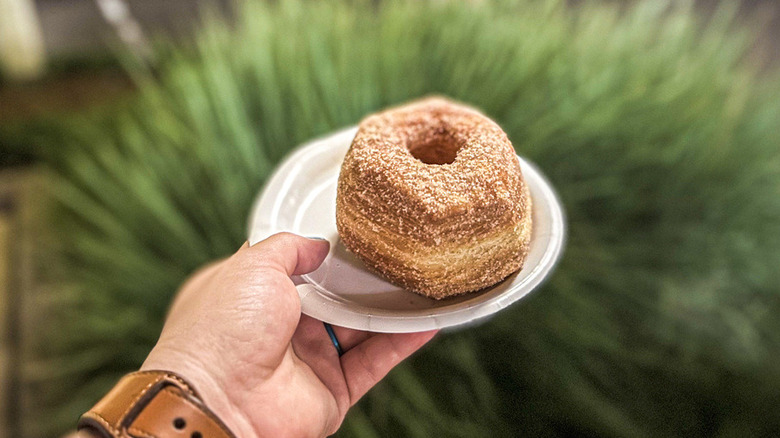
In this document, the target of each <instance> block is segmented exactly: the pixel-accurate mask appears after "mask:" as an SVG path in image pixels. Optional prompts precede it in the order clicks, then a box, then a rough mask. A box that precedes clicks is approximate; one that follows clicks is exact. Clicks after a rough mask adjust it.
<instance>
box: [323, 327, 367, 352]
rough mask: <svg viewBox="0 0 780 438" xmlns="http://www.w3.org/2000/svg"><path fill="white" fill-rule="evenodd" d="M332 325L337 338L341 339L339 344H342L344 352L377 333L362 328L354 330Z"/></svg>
mask: <svg viewBox="0 0 780 438" xmlns="http://www.w3.org/2000/svg"><path fill="white" fill-rule="evenodd" d="M331 327H333V332H334V333H335V334H336V338H337V339H338V340H339V345H341V350H342V351H344V352H347V351H349V350H351V349H353V348H355V346H356V345H358V344H360V343H361V342H363V341H365V340H366V339H368V338H370V337H371V336H372V335H375V334H376V333H371V332H364V331H362V330H352V329H348V328H345V327H340V326H337V325H332V326H331Z"/></svg>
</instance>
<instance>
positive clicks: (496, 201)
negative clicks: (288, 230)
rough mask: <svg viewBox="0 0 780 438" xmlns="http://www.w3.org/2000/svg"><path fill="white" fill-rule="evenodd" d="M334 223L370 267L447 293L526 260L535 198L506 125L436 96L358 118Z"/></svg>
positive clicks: (415, 287)
mask: <svg viewBox="0 0 780 438" xmlns="http://www.w3.org/2000/svg"><path fill="white" fill-rule="evenodd" d="M336 225H337V227H338V231H339V235H340V236H341V239H342V241H343V242H344V245H345V246H346V247H347V248H348V249H349V250H351V251H352V252H354V253H355V254H356V255H357V256H358V257H359V258H360V259H362V260H363V262H365V264H366V265H368V266H369V267H370V268H372V269H373V270H375V271H377V272H378V273H379V274H381V275H383V276H384V277H386V278H387V279H388V280H390V281H391V282H393V283H395V284H397V285H399V286H402V287H404V288H406V289H409V290H412V291H414V292H417V293H420V294H422V295H426V296H428V297H431V298H436V299H441V298H445V297H449V296H453V295H459V294H463V293H466V292H471V291H476V290H479V289H483V288H485V287H488V286H491V285H493V284H496V283H497V282H499V281H501V280H502V279H504V278H506V277H507V276H508V275H509V274H511V273H512V272H514V271H516V270H518V269H520V267H521V266H522V265H523V260H524V259H525V257H526V254H527V253H528V245H529V241H530V237H531V198H530V195H529V192H528V187H527V186H526V184H525V182H524V181H523V175H522V173H521V171H520V164H519V162H518V159H517V156H516V155H515V152H514V149H513V148H512V144H511V143H510V142H509V139H508V138H507V136H506V134H504V132H503V131H502V130H501V128H499V127H498V125H496V124H495V123H494V122H493V121H492V120H490V119H488V118H487V117H486V116H484V115H482V114H480V113H479V112H477V111H476V110H474V109H472V108H469V107H466V106H463V105H459V104H456V103H454V102H451V101H448V100H446V99H442V98H428V99H425V100H421V101H418V102H413V103H411V104H408V105H406V106H402V107H398V108H395V109H390V110H387V111H385V112H382V113H378V114H375V115H371V116H369V117H367V118H366V119H365V120H363V121H362V122H361V123H360V128H359V130H358V132H357V135H356V136H355V139H354V140H353V141H352V145H351V146H350V148H349V151H348V152H347V155H346V157H345V158H344V163H343V164H342V167H341V173H340V175H339V181H338V194H337V197H336Z"/></svg>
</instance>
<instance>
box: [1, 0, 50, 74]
mask: <svg viewBox="0 0 780 438" xmlns="http://www.w3.org/2000/svg"><path fill="white" fill-rule="evenodd" d="M44 64H45V49H44V46H43V35H42V34H41V27H40V24H39V23H38V15H37V14H36V11H35V3H34V2H33V0H0V73H1V74H3V75H4V76H7V77H9V78H11V79H19V80H24V79H33V78H36V77H38V76H40V74H41V73H43V68H44Z"/></svg>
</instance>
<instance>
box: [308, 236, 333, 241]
mask: <svg viewBox="0 0 780 438" xmlns="http://www.w3.org/2000/svg"><path fill="white" fill-rule="evenodd" d="M306 238H307V239H311V240H325V241H327V240H328V239H326V238H324V237H320V236H306Z"/></svg>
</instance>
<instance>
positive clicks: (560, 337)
mask: <svg viewBox="0 0 780 438" xmlns="http://www.w3.org/2000/svg"><path fill="white" fill-rule="evenodd" d="M566 3H567V2H565V1H562V0H561V1H556V0H541V1H531V0H526V1H516V2H510V3H492V2H413V1H401V2H381V3H375V2H349V3H337V2H303V1H297V0H289V1H281V2H272V4H267V3H260V2H256V1H247V2H242V3H240V4H239V6H238V10H237V14H236V20H235V21H234V22H232V23H230V24H227V23H226V22H225V20H222V19H220V18H218V17H214V16H210V17H207V18H205V19H204V23H203V25H202V27H201V29H200V30H199V31H198V32H197V34H196V35H195V37H194V38H193V39H192V44H191V45H185V46H184V47H181V46H174V45H169V44H164V43H161V44H159V45H158V48H157V51H156V54H157V56H156V59H157V62H156V64H155V66H154V68H152V69H145V68H142V67H140V66H138V65H133V66H131V67H130V68H129V71H130V72H131V74H132V75H133V77H134V79H135V80H136V81H137V82H138V84H139V89H140V92H139V95H138V97H137V98H136V99H135V100H133V101H132V102H131V103H129V104H126V105H122V106H119V107H117V108H115V109H111V110H108V111H102V112H101V113H91V114H85V115H79V116H75V117H72V118H69V119H68V120H67V121H66V122H63V123H62V124H61V125H59V126H56V127H52V128H51V129H48V130H46V131H45V133H44V134H43V135H42V136H41V137H40V138H39V140H40V144H42V145H43V146H44V147H43V150H44V151H45V152H44V156H45V159H46V160H47V161H48V162H49V163H50V166H51V167H52V169H53V170H54V174H55V175H56V177H55V178H56V183H55V184H54V194H55V196H56V197H57V199H58V205H59V207H58V214H57V215H56V216H55V218H54V219H53V224H52V227H53V229H54V230H55V234H56V235H57V237H58V238H59V239H58V240H59V242H60V246H61V252H60V254H59V257H58V260H60V262H59V264H58V266H59V269H58V272H60V275H61V277H60V278H61V279H62V282H61V283H60V286H59V287H57V288H54V289H52V291H51V293H50V297H49V298H50V303H51V308H52V315H53V316H52V319H51V320H50V324H48V325H47V326H46V327H42V328H41V338H42V341H41V346H40V348H39V350H40V351H39V356H40V360H39V361H38V362H36V363H35V364H34V366H31V367H30V368H29V369H27V370H26V373H27V374H26V378H27V379H29V380H30V381H32V382H33V383H34V385H35V386H36V387H37V388H39V389H40V390H39V391H35V392H34V393H33V399H32V402H31V403H32V405H33V406H34V407H36V408H40V409H45V412H46V415H38V414H36V415H34V416H30V417H29V421H28V423H26V424H25V429H26V430H27V432H28V433H30V434H31V435H35V436H41V435H53V434H54V433H58V432H61V431H63V430H66V429H67V428H70V427H72V426H73V424H74V422H75V419H76V418H77V416H78V414H80V413H81V412H82V411H84V410H85V409H86V408H88V407H89V406H90V405H91V404H92V403H93V402H94V401H95V400H96V399H97V398H98V397H99V396H100V395H101V394H102V393H103V392H104V391H106V390H107V389H108V388H109V387H110V386H111V385H112V384H113V383H114V382H115V380H116V379H118V377H119V376H120V375H122V374H123V373H125V372H127V371H129V370H132V369H134V368H135V367H137V366H138V365H139V364H140V363H141V361H142V360H143V359H144V358H145V356H146V353H147V352H148V350H149V349H150V348H151V346H152V345H153V344H154V342H155V340H156V337H157V335H158V333H159V330H160V328H161V324H162V320H163V317H164V315H165V311H166V307H167V305H168V302H169V300H170V298H171V296H172V295H173V294H174V292H175V291H176V289H177V287H178V285H179V284H180V283H181V282H182V281H183V280H184V279H185V278H186V277H187V276H188V275H189V274H190V273H191V272H193V270H195V269H196V268H197V267H198V266H200V265H202V264H204V263H206V262H208V261H209V260H212V259H215V258H218V257H222V256H225V255H228V254H230V253H231V252H232V251H234V250H236V249H237V248H238V247H239V246H240V245H241V243H242V241H244V240H245V238H246V231H247V230H246V228H247V227H246V224H247V214H248V211H249V208H250V206H251V203H252V200H253V198H254V197H255V195H256V194H257V193H258V191H259V189H260V188H261V187H262V185H263V182H264V181H265V180H266V178H267V177H268V176H269V174H270V172H272V171H273V169H274V166H275V165H276V164H277V163H278V162H279V161H280V160H281V159H282V158H283V157H284V156H285V155H286V154H287V153H288V152H289V151H290V150H291V149H292V148H294V147H295V146H296V145H298V144H300V143H301V142H303V141H305V140H308V139H311V138H313V137H316V136H319V135H323V134H326V133H328V132H331V131H333V130H336V129H339V128H342V127H345V126H348V125H352V124H355V123H357V122H358V121H359V120H360V119H361V118H362V117H363V116H365V115H366V114H369V113H371V112H374V111H376V110H379V109H382V108H384V107H387V106H389V105H393V104H397V103H401V102H404V101H407V100H409V99H413V98H417V97H420V96H425V95H428V94H433V93H436V94H442V95H446V96H450V97H451V98H454V99H457V100H461V101H463V102H466V103H469V104H471V105H474V106H477V107H479V108H481V109H482V110H483V111H484V112H485V113H486V114H487V115H488V116H490V117H492V118H493V119H495V120H496V121H497V122H498V123H499V124H500V125H501V126H502V127H503V128H504V130H505V131H506V132H507V134H508V135H509V138H510V139H511V140H512V142H513V144H514V145H515V147H516V149H517V151H518V153H519V154H521V155H523V156H525V157H527V158H529V159H530V160H532V161H534V162H535V163H537V164H538V165H539V167H540V168H541V169H543V171H544V172H545V173H546V174H547V175H548V176H549V178H550V179H551V181H552V182H553V184H554V185H555V187H556V188H557V189H558V192H559V194H560V197H561V199H562V201H563V203H564V204H565V207H566V211H567V215H568V225H569V230H568V233H569V236H568V243H567V248H566V252H565V254H564V256H563V259H562V260H561V262H560V265H559V267H558V269H557V271H556V272H555V274H554V275H553V276H552V278H551V279H550V280H549V281H548V282H547V283H546V284H545V285H544V286H543V287H542V288H541V289H540V290H538V291H536V292H535V293H533V294H532V295H531V296H530V297H528V298H527V299H524V300H523V301H521V302H520V303H518V304H516V305H514V306H512V307H511V308H510V309H508V310H506V311H504V312H502V313H500V314H498V315H497V316H496V317H494V318H492V319H490V320H488V321H485V322H484V323H482V324H481V325H478V326H475V327H472V328H466V329H463V330H453V331H450V332H447V333H444V334H442V335H441V336H440V337H439V338H438V339H437V340H436V341H434V342H433V344H432V345H431V346H429V347H428V348H427V349H426V350H425V351H424V352H423V353H421V354H419V355H417V356H415V357H414V358H413V359H412V360H410V361H408V362H407V363H405V364H403V365H402V366H400V367H399V368H398V369H396V370H395V371H393V372H392V373H391V374H390V375H389V376H388V377H387V379H386V380H385V381H383V383H381V384H380V385H379V386H378V387H377V388H375V389H374V390H373V391H372V392H370V393H369V394H368V395H367V396H366V397H365V398H364V399H363V400H362V401H361V402H360V403H359V404H358V405H357V406H356V407H355V408H354V409H353V410H352V411H351V412H350V414H349V415H348V416H347V420H346V423H345V424H344V426H343V427H342V429H341V431H340V432H339V434H338V435H339V436H344V437H351V436H355V437H385V436H386V437H395V436H410V437H418V436H419V437H429V436H453V437H479V436H495V437H503V436H547V435H571V434H579V435H588V436H595V435H599V436H654V437H655V436H679V435H684V436H691V437H695V436H759V435H772V434H776V433H778V431H780V409H779V408H778V406H780V396H778V394H780V318H779V317H778V315H779V314H780V295H779V294H780V269H779V268H778V267H780V149H779V148H780V130H779V129H778V126H780V80H779V78H780V77H779V76H778V75H777V74H776V73H775V72H768V73H767V72H763V73H759V72H758V69H757V68H756V67H754V66H753V65H752V64H751V62H750V58H749V57H748V56H747V54H748V52H749V50H750V48H751V47H752V44H753V41H754V37H755V30H753V29H750V28H749V27H747V26H743V25H739V24H737V23H736V21H735V15H736V13H735V6H733V5H732V2H725V3H724V4H723V5H722V7H720V8H718V9H717V11H716V12H715V14H714V15H713V16H712V17H710V18H708V19H706V20H705V19H703V18H702V17H701V16H700V15H699V14H697V13H696V12H695V11H693V8H692V5H691V4H690V2H669V1H657V0H645V1H638V2H636V3H635V4H632V5H630V6H629V5H625V4H616V3H602V2H576V3H577V4H576V6H574V7H569V6H567V5H566ZM733 3H736V2H733Z"/></svg>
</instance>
